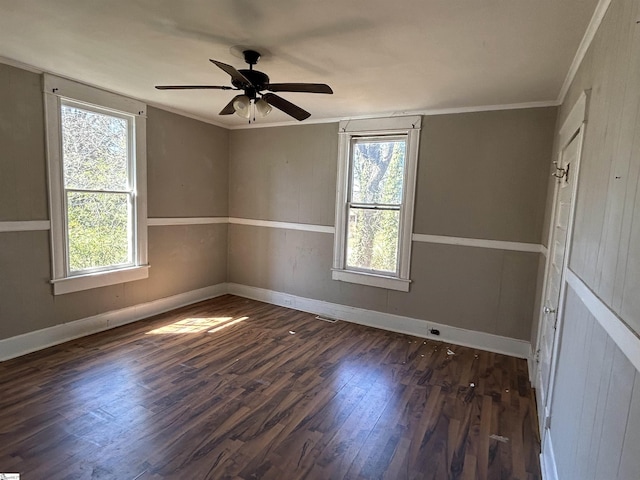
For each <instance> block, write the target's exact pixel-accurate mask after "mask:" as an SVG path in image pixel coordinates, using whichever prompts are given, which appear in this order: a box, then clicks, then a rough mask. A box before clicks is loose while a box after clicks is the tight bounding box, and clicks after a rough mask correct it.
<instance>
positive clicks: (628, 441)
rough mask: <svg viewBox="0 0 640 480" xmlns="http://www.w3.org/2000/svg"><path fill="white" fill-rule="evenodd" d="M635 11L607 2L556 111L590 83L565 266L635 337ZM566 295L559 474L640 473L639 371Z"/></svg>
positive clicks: (557, 407) (638, 316)
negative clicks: (571, 241)
mask: <svg viewBox="0 0 640 480" xmlns="http://www.w3.org/2000/svg"><path fill="white" fill-rule="evenodd" d="M639 16H640V2H639V1H638V0H613V1H612V3H611V5H610V7H609V9H608V11H607V13H606V16H605V18H604V20H603V23H602V24H601V26H600V28H599V30H598V32H597V34H596V37H595V38H594V41H593V43H592V44H591V46H590V48H589V50H588V52H587V55H586V57H585V59H584V61H583V62H582V65H581V67H580V69H579V71H578V74H577V75H576V78H575V80H574V81H573V84H572V85H571V88H570V90H569V93H568V95H567V97H566V100H565V102H564V104H563V105H562V108H561V111H560V116H559V125H561V124H562V121H563V120H564V119H565V118H566V116H567V115H568V113H569V111H570V109H571V107H572V106H573V105H574V103H575V101H576V100H577V98H578V97H579V95H580V94H581V93H582V92H583V91H584V90H589V89H590V90H591V100H590V105H589V107H588V123H587V127H586V132H585V138H584V148H583V154H582V159H581V162H582V163H581V170H580V178H579V183H578V194H577V200H576V201H577V203H576V219H575V234H574V241H573V245H572V249H573V250H572V253H571V258H570V261H569V266H570V268H571V269H572V270H573V271H574V272H575V273H576V274H577V275H578V276H579V277H580V278H581V279H582V281H583V282H585V283H586V284H587V285H588V287H589V288H590V289H591V290H592V291H593V292H594V293H595V294H596V295H597V296H598V297H599V298H600V299H601V300H602V301H603V302H604V303H605V304H606V305H607V306H608V307H609V308H610V309H611V310H613V311H614V312H615V313H616V314H617V315H618V316H619V317H620V318H621V319H622V321H623V322H625V323H626V324H627V325H628V326H629V327H630V328H631V329H633V330H635V332H636V334H640V296H639V295H638V293H639V292H640V195H639V194H638V187H639V183H638V179H639V178H638V177H639V172H640V88H639V87H638V86H639V85H640V55H638V52H640V26H639V25H638V24H637V23H636V21H637V20H638V19H639ZM617 177H620V178H617ZM567 298H568V300H567V306H566V311H565V326H564V328H563V332H562V344H561V354H560V358H559V365H558V377H557V382H556V386H555V388H556V390H555V395H554V399H553V403H552V415H553V417H552V423H551V430H550V434H551V438H552V441H553V446H554V450H555V452H556V462H557V465H558V471H559V473H560V476H561V478H563V479H565V478H566V479H580V480H584V479H602V478H607V479H615V478H619V479H626V480H631V479H633V480H635V479H638V478H640V438H639V435H640V373H639V372H638V371H637V370H636V369H635V368H634V367H633V365H632V364H631V363H630V362H629V360H628V359H627V357H626V356H625V355H624V354H623V352H621V351H620V350H619V349H618V347H617V346H616V345H615V343H613V341H612V340H611V338H610V337H609V336H608V335H607V333H606V332H605V331H604V330H603V329H602V327H601V326H600V324H599V323H598V322H597V320H596V319H594V318H593V317H592V316H591V315H590V314H589V311H588V310H587V309H586V308H585V306H584V305H583V304H582V302H581V301H580V299H579V298H578V297H577V296H576V295H575V294H574V293H573V292H572V291H571V289H570V288H569V292H568V297H567ZM629 335H630V336H633V335H634V333H632V332H631V331H629Z"/></svg>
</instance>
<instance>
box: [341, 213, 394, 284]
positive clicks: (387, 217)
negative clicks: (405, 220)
mask: <svg viewBox="0 0 640 480" xmlns="http://www.w3.org/2000/svg"><path fill="white" fill-rule="evenodd" d="M399 221H400V211H399V210H368V209H361V208H351V209H349V231H348V232H347V266H348V267H353V268H362V269H366V270H378V271H381V272H394V273H395V272H396V270H397V265H398V231H399V230H398V226H399Z"/></svg>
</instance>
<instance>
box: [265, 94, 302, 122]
mask: <svg viewBox="0 0 640 480" xmlns="http://www.w3.org/2000/svg"><path fill="white" fill-rule="evenodd" d="M262 99H263V100H264V101H265V102H267V103H268V104H269V105H273V106H274V107H276V108H277V109H278V110H282V111H283V112H284V113H286V114H287V115H291V116H292V117H293V118H295V119H296V120H300V121H302V120H305V119H306V118H309V117H310V116H311V114H310V113H309V112H307V111H306V110H303V109H302V108H300V107H298V106H297V105H294V104H293V103H291V102H290V101H288V100H285V99H284V98H282V97H279V96H278V95H276V94H275V93H265V94H264V95H263V96H262Z"/></svg>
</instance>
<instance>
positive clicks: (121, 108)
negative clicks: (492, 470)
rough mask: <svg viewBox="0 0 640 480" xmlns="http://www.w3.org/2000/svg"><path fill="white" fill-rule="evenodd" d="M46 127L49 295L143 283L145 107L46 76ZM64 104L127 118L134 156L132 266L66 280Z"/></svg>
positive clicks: (145, 268)
mask: <svg viewBox="0 0 640 480" xmlns="http://www.w3.org/2000/svg"><path fill="white" fill-rule="evenodd" d="M43 90H44V105H45V120H46V122H45V125H46V138H47V168H48V176H49V214H50V218H51V232H50V233H51V262H52V277H53V278H52V279H51V283H52V284H53V294H54V295H62V294H65V293H71V292H77V291H81V290H88V289H91V288H98V287H104V286H107V285H115V284H119V283H124V282H131V281H134V280H141V279H144V278H148V276H149V265H148V264H147V141H146V110H147V106H146V104H144V103H142V102H139V101H137V100H132V99H129V98H126V97H123V96H120V95H116V94H114V93H111V92H106V91H104V90H99V89H97V88H94V87H90V86H88V85H84V84H81V83H77V82H74V81H72V80H68V79H64V78H60V77H56V76H54V75H49V74H45V75H44V81H43ZM63 102H68V103H69V104H73V105H75V106H78V107H80V108H83V106H86V108H87V110H91V111H96V110H97V111H103V112H104V111H107V113H108V111H112V112H113V113H114V114H115V115H116V116H123V115H124V116H126V117H129V118H130V119H131V121H132V124H133V131H134V136H133V138H130V139H129V141H130V142H132V147H133V148H131V154H132V155H134V156H135V158H134V161H133V165H134V172H133V174H132V179H133V180H134V183H135V185H134V186H133V187H134V188H133V192H134V194H133V205H134V207H133V208H134V211H133V217H134V223H135V227H134V232H133V233H134V252H133V265H127V266H124V267H123V266H119V267H114V268H112V269H101V270H99V271H94V272H86V273H83V272H80V273H79V274H75V273H74V274H71V273H70V272H68V271H67V263H68V262H67V227H66V212H65V208H66V207H65V202H64V195H65V190H64V172H63V164H62V128H61V127H62V126H61V114H60V112H61V110H60V108H61V105H62V103H63Z"/></svg>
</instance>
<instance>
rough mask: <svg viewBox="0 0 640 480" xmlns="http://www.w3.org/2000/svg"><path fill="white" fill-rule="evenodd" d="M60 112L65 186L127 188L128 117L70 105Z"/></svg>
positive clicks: (94, 188) (105, 188) (104, 188)
mask: <svg viewBox="0 0 640 480" xmlns="http://www.w3.org/2000/svg"><path fill="white" fill-rule="evenodd" d="M61 115H62V117H61V119H62V158H63V164H64V185H65V187H66V188H78V189H87V190H127V189H128V184H129V182H128V177H129V175H128V168H127V157H128V151H127V150H128V141H127V134H128V128H127V127H128V125H127V124H128V122H127V120H126V119H124V118H120V117H114V116H111V115H106V114H104V113H96V112H92V111H89V110H83V109H81V108H77V107H72V106H69V105H62V107H61Z"/></svg>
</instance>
